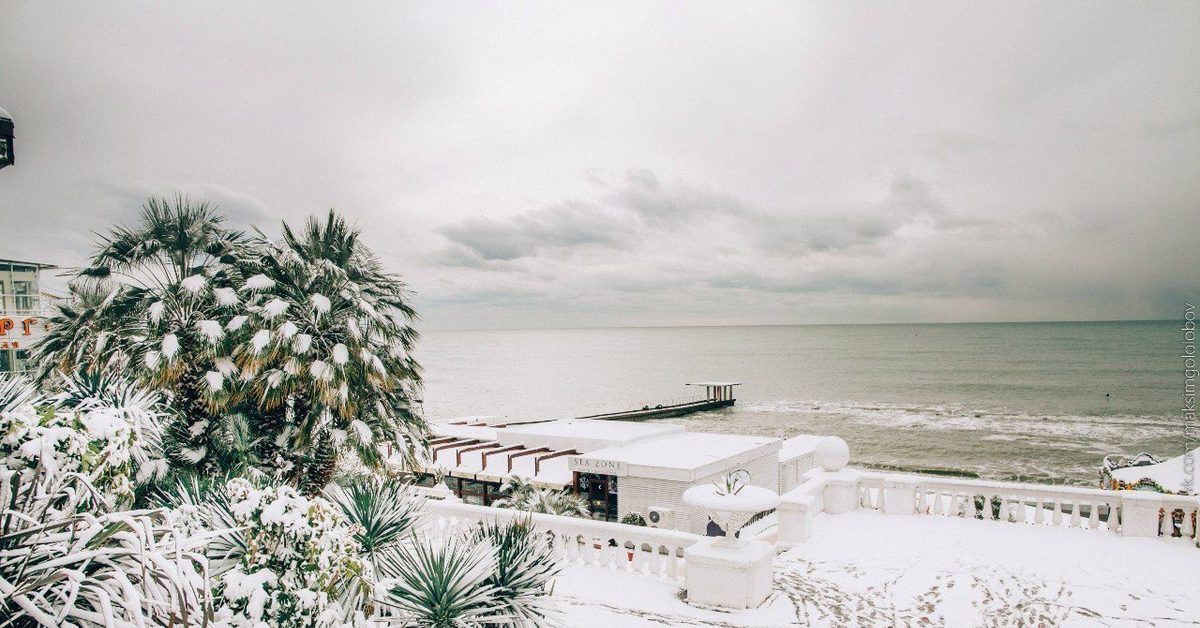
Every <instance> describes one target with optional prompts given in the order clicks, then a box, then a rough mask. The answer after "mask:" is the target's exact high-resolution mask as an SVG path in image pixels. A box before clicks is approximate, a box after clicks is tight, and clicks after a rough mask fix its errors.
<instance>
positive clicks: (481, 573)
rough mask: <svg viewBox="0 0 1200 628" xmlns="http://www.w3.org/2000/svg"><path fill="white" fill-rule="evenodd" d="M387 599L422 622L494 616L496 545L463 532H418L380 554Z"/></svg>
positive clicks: (439, 626)
mask: <svg viewBox="0 0 1200 628" xmlns="http://www.w3.org/2000/svg"><path fill="white" fill-rule="evenodd" d="M381 559H382V560H381V571H382V572H383V573H386V574H388V575H389V576H390V578H389V579H388V580H384V581H383V583H382V584H383V585H384V586H385V587H386V590H387V595H386V597H385V598H384V600H383V604H384V605H385V606H386V607H388V608H391V609H392V610H393V611H394V613H397V614H399V615H400V616H401V618H403V619H405V620H407V621H408V622H409V623H410V625H417V626H421V627H422V628H426V627H427V628H464V627H475V626H483V625H485V624H487V623H488V622H489V621H490V620H495V619H498V618H497V617H495V616H494V614H493V613H494V612H495V610H496V607H495V604H494V599H495V598H494V596H495V595H496V594H497V593H498V590H497V588H496V586H495V585H494V584H492V583H490V582H489V579H490V578H492V576H493V574H494V573H495V570H496V548H495V546H493V545H492V544H491V543H472V542H470V541H469V540H468V539H466V538H463V537H461V536H452V537H449V538H439V537H417V538H413V539H411V540H410V541H409V542H407V543H404V544H403V545H401V546H400V547H398V548H396V550H395V551H390V552H386V553H385V554H383V555H382V556H381Z"/></svg>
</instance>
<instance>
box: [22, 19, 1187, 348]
mask: <svg viewBox="0 0 1200 628" xmlns="http://www.w3.org/2000/svg"><path fill="white" fill-rule="evenodd" d="M0 107H3V108H5V109H7V110H8V111H9V112H11V114H12V115H13V118H14V119H15V123H16V132H17V158H18V162H17V165H16V166H15V167H12V168H6V169H4V170H3V171H0V217H2V219H3V220H2V222H0V225H2V226H0V257H16V258H32V259H36V260H39V261H46V262H52V263H58V264H60V265H64V266H70V265H75V264H79V263H80V262H81V261H82V260H83V259H84V258H85V256H86V255H87V253H88V251H89V250H90V247H91V245H92V242H93V241H94V236H93V235H92V234H91V231H93V230H101V229H104V228H106V227H107V226H108V225H111V224H113V223H114V222H120V221H129V220H131V219H132V218H134V217H135V216H136V215H137V212H138V208H139V206H140V204H141V202H142V200H143V199H144V198H145V197H146V196H147V195H150V194H161V193H173V192H174V191H183V192H185V193H187V194H189V195H191V196H193V197H194V198H202V199H208V200H212V201H214V202H217V203H219V204H220V205H221V206H222V207H223V208H224V210H225V211H226V213H227V214H228V216H229V217H230V219H231V221H233V222H234V223H238V224H255V225H259V226H262V227H264V228H266V229H267V230H269V231H277V225H278V223H279V221H280V220H287V221H289V222H293V221H300V220H302V219H303V218H304V217H305V216H307V215H309V214H312V213H319V212H324V211H325V210H327V209H328V208H330V207H333V208H336V209H337V210H338V211H340V212H343V213H344V214H346V215H347V216H348V217H349V218H350V219H351V220H352V221H353V222H355V223H357V224H358V225H360V226H361V227H363V228H364V230H365V233H366V238H367V241H368V242H369V243H370V244H371V245H372V246H373V247H374V248H375V250H377V251H378V252H379V254H380V255H381V256H382V258H383V259H384V261H385V264H386V265H387V266H388V267H389V268H390V269H391V270H393V271H395V272H398V273H401V274H402V275H403V276H404V277H405V278H406V280H407V281H408V282H409V283H410V284H411V285H412V287H413V288H414V289H415V290H416V291H417V293H418V301H417V306H418V307H419V309H420V311H421V313H422V316H423V319H424V323H423V328H425V329H439V328H481V327H540V326H567V327H574V326H593V325H603V326H610V325H679V324H739V323H745V324H758V323H828V322H902V321H930V322H937V321H979V320H984V321H990V320H1079V319H1127V318H1177V317H1179V316H1180V315H1181V314H1182V309H1183V303H1184V301H1187V300H1191V301H1192V302H1193V303H1194V302H1195V299H1196V298H1197V297H1198V296H1200V247H1198V246H1197V240H1198V239H1200V3H1198V2H1190V1H1189V2H1175V3H1170V2H1166V3H1157V2H1126V3H1094V2H1093V3H1086V4H1070V3H1045V2H1035V3H1028V4H1020V3H1009V2H1006V3H991V4H985V3H966V2H953V3H946V4H939V3H933V2H911V3H865V4H858V3H850V2H831V3H828V4H813V3H804V4H798V3H790V2H789V3H782V4H769V3H752V4H748V3H716V2H703V3H701V2H694V3H680V2H672V3H665V4H646V3H640V2H639V3H634V4H626V5H621V4H614V3H580V4H564V3H553V4H549V3H548V4H520V5H517V4H511V3H486V4H485V3H471V4H454V3H445V2H436V3H427V4H400V3H394V2H393V3H386V4H365V3H336V4H335V3H328V4H311V5H308V4H301V3H298V2H288V3H282V2H280V3H262V2H241V1H238V2H230V3H216V2H204V3H199V2H197V3H187V4H186V5H184V3H163V2H152V3H146V4H129V3H70V4H68V3H53V2H14V1H9V0H0Z"/></svg>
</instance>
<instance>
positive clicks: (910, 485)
mask: <svg viewBox="0 0 1200 628" xmlns="http://www.w3.org/2000/svg"><path fill="white" fill-rule="evenodd" d="M916 502H917V481H916V479H912V478H890V477H889V478H887V479H885V480H884V481H883V514H885V515H911V514H914V513H915V512H916Z"/></svg>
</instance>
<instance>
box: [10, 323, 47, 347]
mask: <svg viewBox="0 0 1200 628" xmlns="http://www.w3.org/2000/svg"><path fill="white" fill-rule="evenodd" d="M39 324H41V321H39V320H38V319H36V318H26V319H24V320H22V321H21V335H22V336H31V335H33V327H34V326H35V325H39ZM16 326H17V323H16V321H14V320H13V319H11V318H0V336H7V335H8V332H10V331H12V329H13V328H14V327H16ZM10 348H16V347H15V345H14V346H13V347H10Z"/></svg>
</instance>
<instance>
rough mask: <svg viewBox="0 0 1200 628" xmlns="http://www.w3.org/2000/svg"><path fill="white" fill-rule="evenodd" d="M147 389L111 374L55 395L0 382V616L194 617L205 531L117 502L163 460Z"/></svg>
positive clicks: (12, 621)
mask: <svg viewBox="0 0 1200 628" xmlns="http://www.w3.org/2000/svg"><path fill="white" fill-rule="evenodd" d="M154 405H155V403H154V397H153V396H151V395H146V394H145V393H142V392H140V391H138V390H136V389H134V388H131V387H128V386H126V385H124V384H122V383H120V382H119V381H116V380H79V381H68V382H66V383H65V385H64V387H63V393H62V394H60V395H59V396H57V397H56V398H54V399H46V398H45V397H43V396H41V395H40V394H39V393H38V392H37V391H36V390H35V389H34V388H33V387H32V386H31V385H30V384H29V382H27V381H23V380H19V379H7V380H0V591H2V592H3V594H4V595H3V596H2V599H3V602H0V625H6V626H7V625H15V626H29V625H42V626H60V625H80V626H117V625H160V626H168V625H175V626H183V625H199V622H200V621H201V620H202V618H203V617H204V616H205V613H206V612H207V600H208V593H207V587H206V586H205V583H204V577H203V576H204V572H205V570H206V560H205V558H204V555H203V552H202V551H201V549H202V546H203V543H204V541H203V539H198V538H194V537H192V536H191V535H189V534H188V533H187V532H186V531H182V530H180V529H179V528H178V527H177V526H176V525H175V520H174V514H173V513H171V512H170V511H167V510H164V509H157V510H137V511H119V510H113V509H112V508H113V505H114V504H123V503H128V502H129V501H131V500H132V497H133V487H134V485H135V483H136V482H137V481H138V479H139V477H140V478H141V479H146V478H147V477H148V475H150V474H152V473H153V472H154V469H157V468H161V461H160V460H159V459H157V458H155V455H156V448H155V444H156V443H157V439H158V436H159V431H158V430H159V426H158V423H157V413H156V411H155V410H154Z"/></svg>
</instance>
